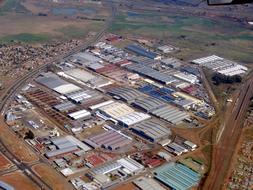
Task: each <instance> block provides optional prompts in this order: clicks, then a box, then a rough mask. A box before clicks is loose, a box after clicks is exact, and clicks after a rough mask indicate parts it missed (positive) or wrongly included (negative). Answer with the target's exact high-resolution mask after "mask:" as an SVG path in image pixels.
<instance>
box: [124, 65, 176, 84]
mask: <svg viewBox="0 0 253 190" xmlns="http://www.w3.org/2000/svg"><path fill="white" fill-rule="evenodd" d="M125 67H126V68H127V69H128V70H130V71H134V72H136V73H138V74H141V75H143V76H146V77H149V78H151V79H154V80H156V81H158V82H161V83H163V84H171V83H172V82H176V81H178V80H177V79H176V78H175V77H173V76H170V75H168V74H165V73H161V72H159V71H157V70H154V69H152V68H150V67H148V66H145V65H143V64H138V63H133V64H130V65H126V66H125Z"/></svg>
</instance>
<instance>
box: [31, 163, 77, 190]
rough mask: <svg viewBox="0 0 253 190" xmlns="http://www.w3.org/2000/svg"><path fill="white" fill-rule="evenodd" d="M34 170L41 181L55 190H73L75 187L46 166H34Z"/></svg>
mask: <svg viewBox="0 0 253 190" xmlns="http://www.w3.org/2000/svg"><path fill="white" fill-rule="evenodd" d="M33 170H34V171H35V172H36V173H37V174H38V176H40V177H41V179H42V180H43V181H44V182H45V183H47V184H48V185H49V186H51V187H52V189H54V190H71V189H73V187H72V186H71V184H70V183H68V182H67V181H66V179H65V178H64V177H63V176H62V175H61V174H59V173H57V171H55V170H54V169H52V168H50V167H49V166H47V165H45V164H38V165H35V166H33Z"/></svg>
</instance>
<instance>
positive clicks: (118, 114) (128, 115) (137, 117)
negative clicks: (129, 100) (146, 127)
mask: <svg viewBox="0 0 253 190" xmlns="http://www.w3.org/2000/svg"><path fill="white" fill-rule="evenodd" d="M99 111H100V112H101V113H102V114H103V115H105V116H106V117H109V118H113V119H116V120H117V121H118V124H119V125H122V126H124V127H129V126H131V125H134V124H136V123H139V122H141V121H144V120H146V119H149V118H150V115H148V114H144V113H141V112H136V111H134V110H133V109H132V108H130V107H129V106H127V105H126V104H122V103H119V102H114V103H112V104H109V105H106V106H103V107H101V108H99Z"/></svg>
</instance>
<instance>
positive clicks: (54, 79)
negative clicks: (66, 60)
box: [36, 73, 68, 89]
mask: <svg viewBox="0 0 253 190" xmlns="http://www.w3.org/2000/svg"><path fill="white" fill-rule="evenodd" d="M36 82H38V83H40V84H42V85H44V86H46V87H48V88H50V89H54V88H56V87H58V86H61V85H65V84H68V83H67V82H66V81H64V80H62V79H61V78H59V77H58V76H57V75H55V74H53V73H46V74H44V75H43V76H39V77H38V78H37V79H36Z"/></svg>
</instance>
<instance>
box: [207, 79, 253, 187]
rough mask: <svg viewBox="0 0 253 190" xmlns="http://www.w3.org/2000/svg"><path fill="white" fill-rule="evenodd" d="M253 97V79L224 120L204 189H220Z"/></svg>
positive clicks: (244, 88) (248, 82)
mask: <svg viewBox="0 0 253 190" xmlns="http://www.w3.org/2000/svg"><path fill="white" fill-rule="evenodd" d="M252 96H253V78H251V79H250V80H249V81H247V82H246V83H245V85H244V86H243V88H242V89H241V92H240V94H239V96H238V100H237V103H236V104H233V105H234V107H233V108H232V113H230V115H229V118H227V119H226V121H225V122H226V123H225V126H224V130H223V133H222V135H221V138H220V141H219V142H218V144H217V145H214V148H213V153H212V165H211V171H210V173H209V175H208V177H207V179H206V182H205V184H204V189H207V190H213V189H217V190H219V189H221V188H222V185H223V184H224V180H225V177H226V174H227V171H228V168H229V165H230V161H231V159H232V156H233V154H234V148H235V147H236V144H237V142H238V140H239V137H240V135H241V132H242V129H243V123H244V117H245V114H246V111H247V108H248V106H249V103H250V99H251V98H252Z"/></svg>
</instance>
